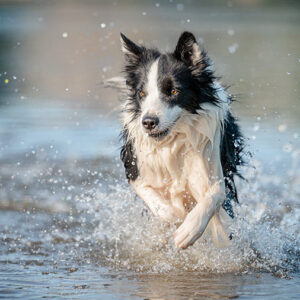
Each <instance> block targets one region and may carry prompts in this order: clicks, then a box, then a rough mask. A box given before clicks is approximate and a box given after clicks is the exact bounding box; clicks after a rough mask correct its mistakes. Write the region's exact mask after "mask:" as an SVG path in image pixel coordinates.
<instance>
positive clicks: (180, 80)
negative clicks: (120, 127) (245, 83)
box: [121, 32, 215, 139]
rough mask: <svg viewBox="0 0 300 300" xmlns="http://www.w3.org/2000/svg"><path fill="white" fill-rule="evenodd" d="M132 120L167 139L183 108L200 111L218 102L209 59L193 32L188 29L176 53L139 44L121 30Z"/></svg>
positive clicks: (189, 110) (147, 130) (157, 135)
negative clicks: (204, 103)
mask: <svg viewBox="0 0 300 300" xmlns="http://www.w3.org/2000/svg"><path fill="white" fill-rule="evenodd" d="M121 44H122V50H123V52H124V53H125V60H126V63H125V75H126V85H127V88H128V91H129V95H128V96H129V102H130V105H129V106H128V107H129V109H128V107H127V109H128V110H129V111H128V113H130V114H131V119H132V120H131V121H135V122H138V123H139V126H140V128H141V130H143V131H144V132H145V133H146V134H148V136H149V137H151V138H154V139H163V138H164V137H166V136H167V135H168V133H170V132H171V130H172V128H173V127H174V125H175V124H176V122H177V121H178V120H179V119H180V117H181V115H182V112H183V111H184V110H185V111H188V112H191V113H197V110H199V109H200V108H201V107H200V105H201V103H203V102H214V101H215V97H214V91H213V80H214V78H213V75H212V72H211V70H210V68H209V60H208V58H207V57H206V54H205V52H204V51H203V50H200V48H199V45H198V44H197V41H196V39H195V37H194V35H193V34H191V33H189V32H184V33H183V34H182V35H181V36H180V38H179V40H178V43H177V46H176V48H175V50H174V52H173V53H160V52H159V51H158V50H156V49H148V48H145V47H143V46H140V45H137V44H135V43H134V42H132V41H131V40H129V39H128V38H127V37H126V36H124V35H123V34H121Z"/></svg>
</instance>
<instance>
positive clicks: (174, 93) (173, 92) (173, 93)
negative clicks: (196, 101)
mask: <svg viewBox="0 0 300 300" xmlns="http://www.w3.org/2000/svg"><path fill="white" fill-rule="evenodd" d="M178 93H179V91H178V90H176V89H172V90H171V95H173V96H175V95H177V94H178Z"/></svg>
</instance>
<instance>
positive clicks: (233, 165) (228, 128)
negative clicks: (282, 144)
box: [221, 112, 245, 218]
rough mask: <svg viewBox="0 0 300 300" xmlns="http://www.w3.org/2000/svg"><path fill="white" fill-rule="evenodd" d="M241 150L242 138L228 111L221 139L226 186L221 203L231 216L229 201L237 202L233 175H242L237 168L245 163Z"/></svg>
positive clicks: (242, 146)
mask: <svg viewBox="0 0 300 300" xmlns="http://www.w3.org/2000/svg"><path fill="white" fill-rule="evenodd" d="M243 150H244V138H243V136H242V134H241V132H240V128H239V126H238V124H237V122H236V119H235V118H234V117H233V116H232V114H231V113H230V112H228V115H227V118H226V120H225V123H224V129H223V134H222V140H221V163H222V169H223V174H224V181H225V188H226V199H225V201H224V203H223V208H224V209H225V210H226V212H227V213H228V214H229V216H230V217H232V218H233V217H234V214H233V209H232V205H231V201H232V200H233V201H235V202H236V203H238V202H239V201H238V195H237V190H236V186H235V183H234V176H235V175H237V176H239V177H242V176H241V175H240V173H239V172H238V169H237V168H238V166H240V165H244V163H245V162H244V160H243V158H242V154H243Z"/></svg>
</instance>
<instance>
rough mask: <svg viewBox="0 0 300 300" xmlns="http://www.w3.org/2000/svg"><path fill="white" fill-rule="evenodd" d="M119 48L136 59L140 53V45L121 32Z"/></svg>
mask: <svg viewBox="0 0 300 300" xmlns="http://www.w3.org/2000/svg"><path fill="white" fill-rule="evenodd" d="M120 35H121V37H120V40H121V49H122V51H123V52H124V53H125V55H126V56H128V57H129V58H135V59H137V58H138V57H139V56H140V55H141V53H142V47H140V46H138V45H136V44H135V43H134V42H133V41H131V40H130V39H129V38H127V37H126V36H125V35H124V34H123V33H121V34H120Z"/></svg>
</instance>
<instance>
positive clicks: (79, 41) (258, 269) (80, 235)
mask: <svg viewBox="0 0 300 300" xmlns="http://www.w3.org/2000/svg"><path fill="white" fill-rule="evenodd" d="M126 5H127V6H126ZM230 5H231V4H230V3H229V4H228V3H227V4H224V5H220V4H219V5H215V6H207V5H204V7H201V6H199V5H197V4H195V3H193V2H188V1H187V2H181V3H175V2H174V3H165V2H161V3H158V2H153V3H150V2H149V3H147V4H146V3H143V4H140V2H130V9H128V3H127V4H125V2H122V3H120V2H114V3H113V4H109V3H108V2H107V4H103V3H102V4H99V3H97V2H92V1H91V2H88V3H85V4H83V3H77V2H72V3H70V2H64V3H63V4H62V3H60V2H57V3H56V2H55V5H52V6H50V5H46V4H44V5H34V4H26V5H25V4H19V6H14V5H11V4H10V5H7V4H6V5H4V4H2V5H1V6H0V22H1V23H0V24H1V26H0V43H1V45H3V47H1V48H0V74H1V77H0V93H1V94H0V95H1V97H0V103H1V105H0V166H1V168H0V298H6V299H13V298H22V299H33V298H41V297H44V298H64V297H65V298H74V299H207V298H222V299H224V298H225V299H226V298H229V299H232V298H245V299H251V298H258V299H268V298H279V299H298V298H299V295H300V288H299V286H300V275H299V271H300V268H299V267H300V264H299V255H300V240H299V219H300V205H299V198H300V188H299V186H300V184H299V183H300V168H299V163H300V162H299V160H300V130H299V129H300V122H299V120H300V119H299V115H300V111H299V107H300V106H299V82H298V79H299V75H300V71H299V70H300V68H299V66H300V62H299V59H300V56H299V53H300V51H299V50H300V43H299V40H300V39H299V37H300V34H299V32H300V31H299V24H300V18H299V7H287V6H278V7H275V8H273V10H272V11H270V10H269V9H267V8H265V7H263V6H250V7H237V6H236V5H233V7H230ZM188 20H189V21H188ZM103 24H104V25H103ZM165 25H168V26H165ZM184 29H189V30H192V31H194V32H195V33H198V36H199V37H201V38H202V39H203V40H204V42H205V46H206V48H207V49H208V51H209V53H210V55H211V56H212V57H213V59H214V60H215V61H216V69H217V71H218V73H220V74H223V75H224V77H225V78H224V80H225V82H227V83H233V86H232V88H231V91H232V92H234V93H236V94H239V102H238V103H235V104H234V111H235V112H236V114H238V116H239V117H240V120H241V126H242V128H243V131H244V133H245V135H246V136H247V137H248V138H249V139H248V148H249V150H250V151H252V152H253V159H252V160H251V162H250V167H249V168H247V169H245V170H244V171H243V174H244V175H245V177H246V178H247V179H248V182H245V181H239V182H238V189H239V197H240V202H241V205H240V206H238V207H236V212H237V218H236V219H235V221H234V223H233V224H232V225H231V227H230V231H231V232H232V233H233V235H234V239H233V241H232V243H231V245H230V246H228V247H227V248H221V249H219V248H216V247H215V246H214V245H213V243H212V242H211V240H210V238H209V236H204V237H202V238H201V240H199V241H198V242H197V243H196V244H195V245H194V246H193V247H191V248H189V249H187V250H184V251H180V250H177V249H175V247H174V245H173V241H172V234H173V232H174V230H175V229H174V226H167V225H165V224H162V223H161V222H160V221H159V220H157V219H156V218H154V217H153V216H152V215H151V214H150V213H149V211H148V210H147V209H146V207H145V206H144V205H143V203H142V201H141V200H140V199H139V198H137V197H136V196H135V195H134V193H133V192H132V191H131V189H130V188H129V187H128V184H127V183H126V180H125V176H124V174H123V173H124V172H123V167H122V165H121V163H120V161H119V157H118V155H119V153H118V152H119V151H118V149H119V147H120V144H119V141H118V134H119V130H120V124H119V122H118V114H117V109H116V108H117V107H118V106H119V102H118V101H117V97H116V94H114V93H113V92H111V91H106V90H103V89H102V88H101V87H100V86H99V85H98V83H99V82H101V80H102V79H104V78H108V77H110V76H113V75H116V74H117V73H118V72H119V70H120V68H121V60H122V57H121V53H120V52H119V45H118V42H119V41H118V32H119V31H124V32H125V33H127V34H128V35H129V36H131V37H132V38H133V39H135V40H139V39H144V40H145V41H146V42H147V43H152V44H157V45H159V46H160V47H163V48H169V49H171V48H172V47H173V46H172V45H173V44H174V43H175V41H176V38H177V36H178V35H179V33H180V32H181V31H183V30H184ZM64 33H67V35H66V34H64ZM14 77H16V79H14ZM5 79H8V80H9V82H8V83H5Z"/></svg>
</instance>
